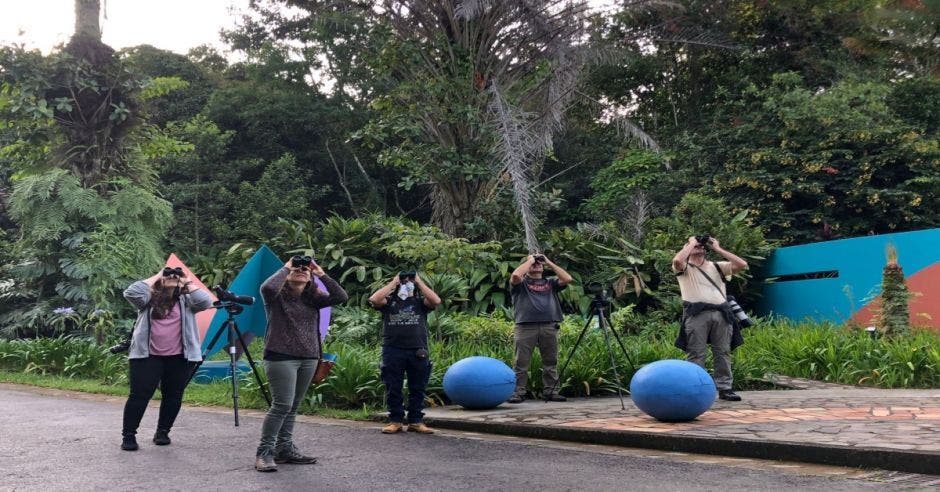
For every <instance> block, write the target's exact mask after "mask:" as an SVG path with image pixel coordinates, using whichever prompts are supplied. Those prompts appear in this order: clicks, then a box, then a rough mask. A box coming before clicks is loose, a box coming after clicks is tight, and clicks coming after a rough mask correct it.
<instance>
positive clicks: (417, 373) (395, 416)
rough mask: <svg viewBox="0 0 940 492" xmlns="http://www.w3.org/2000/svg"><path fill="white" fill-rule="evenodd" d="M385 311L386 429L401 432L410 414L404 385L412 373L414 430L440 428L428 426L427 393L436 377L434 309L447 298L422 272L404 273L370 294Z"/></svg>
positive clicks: (410, 396) (410, 422) (410, 404)
mask: <svg viewBox="0 0 940 492" xmlns="http://www.w3.org/2000/svg"><path fill="white" fill-rule="evenodd" d="M369 303H370V304H371V305H372V307H374V308H375V309H378V310H379V311H381V312H382V365H381V374H382V382H383V383H385V400H386V402H387V403H388V420H389V424H388V425H386V426H385V427H383V428H382V432H383V433H385V434H394V433H396V432H401V430H402V425H403V422H404V419H405V410H404V407H403V404H404V397H403V396H402V385H403V384H404V379H405V375H406V374H407V375H408V430H409V431H411V432H418V433H421V434H432V433H434V431H433V430H431V428H429V427H428V426H426V425H424V423H423V422H422V419H423V418H424V413H423V410H424V393H425V388H426V387H427V385H428V378H430V377H431V360H430V358H429V356H428V313H429V312H430V311H433V310H434V308H436V307H437V306H438V305H440V304H441V298H440V297H439V296H438V295H437V294H436V293H435V292H434V291H433V290H431V288H430V287H428V286H427V284H425V283H424V281H422V280H421V277H420V276H418V274H417V273H416V272H401V273H399V274H398V275H396V276H395V277H393V278H392V279H391V280H390V281H389V282H388V283H387V284H385V286H383V287H382V288H380V289H379V290H377V291H375V293H373V294H372V295H371V296H370V297H369Z"/></svg>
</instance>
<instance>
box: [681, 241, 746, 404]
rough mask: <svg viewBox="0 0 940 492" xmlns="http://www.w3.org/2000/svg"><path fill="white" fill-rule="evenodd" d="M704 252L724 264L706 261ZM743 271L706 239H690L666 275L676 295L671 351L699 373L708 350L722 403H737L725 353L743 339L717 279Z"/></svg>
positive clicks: (729, 255)
mask: <svg viewBox="0 0 940 492" xmlns="http://www.w3.org/2000/svg"><path fill="white" fill-rule="evenodd" d="M706 249H711V250H712V251H714V252H716V253H718V254H719V255H721V256H722V257H724V259H725V260H726V261H718V262H711V261H707V260H706V258H705V253H706ZM716 266H717V268H716ZM745 268H747V262H746V261H744V260H743V259H741V257H739V256H737V255H735V254H734V253H731V252H730V251H727V250H725V249H723V248H722V247H721V245H720V244H719V243H718V240H717V239H715V238H713V237H709V236H692V237H690V238H689V240H688V242H686V244H685V246H683V248H682V249H681V250H680V251H679V252H678V253H676V256H675V257H673V259H672V270H673V272H675V274H676V279H677V280H678V281H679V291H680V292H681V293H682V327H681V329H680V330H679V338H678V340H676V346H677V347H679V348H681V349H683V350H685V353H686V356H687V357H688V359H689V361H690V362H693V363H695V364H697V365H699V366H700V367H703V368H704V367H705V353H706V350H707V346H708V344H711V346H712V358H713V359H714V364H715V372H714V378H715V386H717V387H718V397H719V398H721V399H722V400H728V401H740V400H741V397H740V396H738V395H737V394H735V392H734V391H733V390H732V383H733V379H732V376H731V351H732V350H733V349H734V348H735V347H737V346H738V345H740V344H741V343H743V338H742V337H741V334H740V330H739V329H738V326H737V324H736V323H735V321H734V314H733V313H732V312H731V307H730V306H729V305H728V302H727V301H728V299H727V295H726V292H725V282H724V281H723V279H722V277H730V276H731V275H733V274H735V273H737V272H740V271H741V270H744V269H745ZM719 269H721V271H719Z"/></svg>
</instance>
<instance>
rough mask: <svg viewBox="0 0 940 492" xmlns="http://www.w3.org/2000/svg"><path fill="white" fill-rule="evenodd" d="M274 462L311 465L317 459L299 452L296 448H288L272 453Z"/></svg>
mask: <svg viewBox="0 0 940 492" xmlns="http://www.w3.org/2000/svg"><path fill="white" fill-rule="evenodd" d="M274 462H275V463H277V464H281V463H290V464H294V465H312V464H314V463H316V462H317V459H316V458H314V457H313V456H307V455H305V454H303V453H301V452H300V451H298V450H297V448H290V449H286V450H283V451H278V452H276V453H274Z"/></svg>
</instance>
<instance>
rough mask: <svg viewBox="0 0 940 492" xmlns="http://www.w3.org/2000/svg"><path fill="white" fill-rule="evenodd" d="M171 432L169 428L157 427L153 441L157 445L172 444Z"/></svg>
mask: <svg viewBox="0 0 940 492" xmlns="http://www.w3.org/2000/svg"><path fill="white" fill-rule="evenodd" d="M169 433H170V431H169V430H167V429H157V432H155V433H154V434H153V443H154V444H156V445H157V446H166V445H168V444H170V436H169V435H168V434H169Z"/></svg>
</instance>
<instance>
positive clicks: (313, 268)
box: [310, 262, 326, 277]
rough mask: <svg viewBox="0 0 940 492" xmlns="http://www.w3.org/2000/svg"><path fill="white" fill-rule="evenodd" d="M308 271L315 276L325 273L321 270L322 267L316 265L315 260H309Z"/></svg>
mask: <svg viewBox="0 0 940 492" xmlns="http://www.w3.org/2000/svg"><path fill="white" fill-rule="evenodd" d="M310 273H312V274H314V275H315V276H317V277H322V276H324V275H326V272H325V271H324V270H323V267H321V266H320V265H317V264H316V263H315V262H310Z"/></svg>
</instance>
